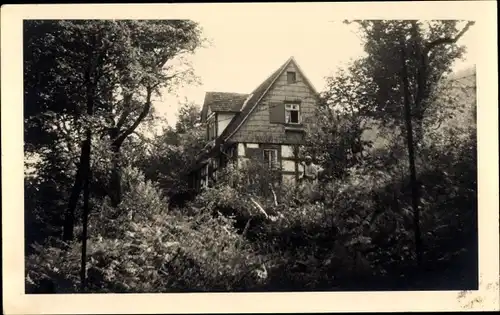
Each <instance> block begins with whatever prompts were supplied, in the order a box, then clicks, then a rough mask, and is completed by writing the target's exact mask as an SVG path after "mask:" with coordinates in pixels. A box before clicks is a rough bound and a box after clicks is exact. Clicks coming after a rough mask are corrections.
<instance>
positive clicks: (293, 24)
mask: <svg viewBox="0 0 500 315" xmlns="http://www.w3.org/2000/svg"><path fill="white" fill-rule="evenodd" d="M197 22H199V23H200V25H201V27H202V28H203V35H204V36H205V37H207V38H208V39H209V41H210V44H209V45H208V46H207V47H206V48H201V49H199V50H198V51H197V52H196V53H195V54H194V55H190V56H188V57H187V59H188V60H189V61H190V62H191V64H192V66H193V68H194V71H195V74H196V75H197V76H198V77H199V79H200V82H201V84H197V85H188V86H184V87H179V88H178V89H177V90H176V92H175V94H174V93H167V92H165V93H164V94H163V96H162V97H161V99H158V100H156V101H155V103H154V106H155V109H156V112H157V113H158V114H160V115H162V116H164V117H165V118H166V119H167V121H168V123H169V124H170V125H174V124H175V122H176V120H177V117H176V113H177V110H178V108H179V106H180V104H181V103H182V102H184V101H185V100H187V101H189V102H195V103H196V104H199V105H200V106H201V105H202V104H203V99H204V95H205V92H207V91H218V92H235V93H251V92H252V90H253V89H255V88H256V87H257V86H258V85H259V84H260V83H261V82H262V81H264V80H265V79H266V78H267V77H268V76H269V75H270V74H271V73H272V72H273V71H274V70H276V69H277V68H278V67H279V66H281V65H282V64H283V63H284V62H285V61H286V60H287V59H288V58H289V57H290V56H294V58H295V60H296V61H297V63H298V64H299V66H300V67H301V68H302V70H303V71H304V73H305V75H306V76H307V77H308V78H309V80H310V81H311V82H312V84H313V85H314V86H315V88H316V89H317V90H318V91H321V90H322V89H323V88H324V85H325V80H324V78H325V77H326V76H328V75H331V74H333V72H334V71H335V70H336V69H337V68H338V67H339V66H342V65H343V64H345V63H346V62H348V61H349V60H351V59H355V58H357V57H359V56H360V55H361V54H362V53H363V50H362V46H361V40H360V38H359V37H358V35H356V33H355V32H354V30H353V29H352V27H351V26H348V25H345V24H343V23H342V22H341V21H340V20H338V21H337V20H326V19H318V20H307V23H304V22H303V21H301V20H300V19H298V18H292V19H290V18H288V17H287V16H286V15H284V16H276V17H273V18H272V19H268V18H263V19H261V20H258V21H256V20H253V21H246V20H241V21H231V23H228V21H227V20H225V19H216V18H213V19H211V18H206V19H203V20H197ZM475 32H476V30H475V28H474V27H472V28H471V29H470V30H469V31H468V32H467V33H466V34H465V35H464V36H463V37H462V38H461V39H460V40H459V44H462V45H465V46H466V47H467V50H468V52H467V54H466V56H465V60H464V61H457V62H456V64H455V66H454V68H455V69H454V70H456V71H458V70H461V69H463V68H466V67H469V66H471V65H473V64H474V59H475V58H474V56H475V55H476V54H477V52H476V51H475V50H474V48H475V47H476V45H474V39H475V38H477V37H476V34H475Z"/></svg>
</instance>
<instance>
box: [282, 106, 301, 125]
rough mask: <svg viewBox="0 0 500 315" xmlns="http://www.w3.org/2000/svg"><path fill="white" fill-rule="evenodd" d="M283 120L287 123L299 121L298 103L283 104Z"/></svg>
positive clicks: (297, 122)
mask: <svg viewBox="0 0 500 315" xmlns="http://www.w3.org/2000/svg"><path fill="white" fill-rule="evenodd" d="M285 122H286V123H287V124H299V123H300V105H299V104H285Z"/></svg>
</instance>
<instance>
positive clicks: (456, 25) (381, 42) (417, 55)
mask: <svg viewBox="0 0 500 315" xmlns="http://www.w3.org/2000/svg"><path fill="white" fill-rule="evenodd" d="M355 23H357V24H358V25H359V27H360V29H361V32H362V34H363V36H364V48H365V52H366V53H367V57H366V58H365V59H364V63H363V68H364V70H365V75H366V76H367V78H369V79H368V81H369V82H373V83H374V84H375V85H376V86H377V88H376V89H373V90H371V93H370V94H369V96H370V97H371V99H372V100H373V101H372V102H371V104H370V106H371V107H372V108H373V113H374V115H375V116H379V117H381V118H382V119H383V120H384V121H385V122H386V123H392V124H395V125H396V126H401V127H402V128H404V130H405V132H406V136H405V137H406V142H407V148H408V161H409V169H410V182H411V188H412V206H413V211H414V229H415V242H416V245H415V246H416V253H417V261H418V263H419V264H420V263H421V261H422V257H421V253H422V250H421V241H420V240H421V236H420V224H419V191H418V190H419V184H418V182H417V173H416V168H415V159H416V158H415V144H416V143H419V142H420V141H421V138H422V130H423V120H424V115H425V113H426V111H427V108H428V107H429V104H430V103H431V102H432V101H433V100H434V99H435V98H436V93H435V91H436V88H437V86H438V83H439V81H440V79H441V77H442V76H443V75H446V74H448V73H449V72H450V70H451V66H452V65H453V62H454V61H455V60H456V59H457V58H460V57H461V56H462V55H463V53H464V51H465V49H464V47H463V46H459V45H457V44H456V43H457V41H458V39H460V37H461V36H462V35H463V34H464V33H465V32H466V31H467V30H468V29H469V28H470V27H471V26H472V25H473V24H474V22H467V23H466V24H465V26H461V23H460V21H453V20H447V21H412V20H408V21H397V20H394V21H381V20H377V21H371V20H363V21H355ZM401 104H403V108H401Z"/></svg>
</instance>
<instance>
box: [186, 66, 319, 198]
mask: <svg viewBox="0 0 500 315" xmlns="http://www.w3.org/2000/svg"><path fill="white" fill-rule="evenodd" d="M317 102H318V93H317V92H316V90H315V89H314V87H313V86H312V84H311V82H310V81H309V80H308V79H307V77H306V76H305V74H304V72H303V71H302V70H301V69H300V67H299V65H298V64H297V62H296V61H295V59H294V58H293V57H291V58H290V59H288V60H287V61H286V62H285V63H284V64H283V65H281V67H279V68H278V69H277V70H276V71H274V72H273V73H272V74H271V75H270V76H269V77H268V78H267V79H266V80H265V81H264V82H262V83H261V84H260V85H259V86H257V88H256V89H255V90H254V91H252V92H251V93H249V94H240V93H221V92H207V93H206V95H205V101H204V104H203V108H202V112H201V120H202V122H203V123H205V125H206V128H207V129H206V137H207V146H206V147H205V149H204V150H203V152H201V154H200V156H199V158H198V162H197V163H196V165H195V166H194V167H193V171H192V173H191V178H192V183H193V187H195V188H196V189H199V188H201V187H203V186H207V185H209V183H210V182H211V180H216V179H217V172H218V170H220V169H221V168H223V167H225V166H226V165H227V164H228V162H229V161H234V162H235V164H236V165H242V164H243V163H245V161H247V160H249V159H257V160H260V161H262V162H263V163H268V164H269V166H272V167H273V166H275V167H277V168H279V169H280V170H281V172H282V179H283V180H284V181H290V182H294V181H296V179H297V178H298V176H299V172H300V170H299V163H300V161H299V160H298V154H297V153H298V152H297V148H298V146H299V145H300V144H303V142H304V135H305V132H306V129H307V128H306V127H307V124H309V123H311V122H312V119H311V118H312V117H313V114H314V110H315V107H316V106H317Z"/></svg>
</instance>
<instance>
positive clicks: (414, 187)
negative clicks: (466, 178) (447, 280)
mask: <svg viewBox="0 0 500 315" xmlns="http://www.w3.org/2000/svg"><path fill="white" fill-rule="evenodd" d="M401 49H402V50H401V60H402V66H401V70H402V72H401V79H402V83H403V102H404V116H405V117H404V119H405V126H406V143H407V146H408V161H409V166H410V186H411V199H412V207H413V225H414V233H415V255H416V258H417V266H419V267H420V266H422V244H421V235H420V210H419V207H418V206H419V196H418V194H419V189H418V182H417V172H416V169H415V151H414V141H413V130H412V121H411V104H410V90H409V89H410V88H409V82H408V70H407V68H406V53H405V45H404V42H402V46H401Z"/></svg>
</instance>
